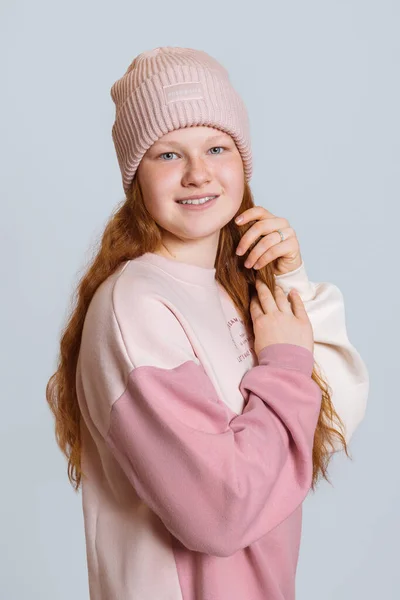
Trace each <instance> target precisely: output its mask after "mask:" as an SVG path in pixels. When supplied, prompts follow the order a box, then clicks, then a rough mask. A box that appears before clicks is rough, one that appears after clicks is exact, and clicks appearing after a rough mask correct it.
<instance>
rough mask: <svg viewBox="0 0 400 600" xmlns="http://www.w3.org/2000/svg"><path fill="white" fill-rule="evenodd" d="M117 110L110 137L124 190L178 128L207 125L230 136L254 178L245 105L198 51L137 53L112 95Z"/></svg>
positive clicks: (174, 49) (217, 66) (217, 65)
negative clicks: (152, 151) (155, 146)
mask: <svg viewBox="0 0 400 600" xmlns="http://www.w3.org/2000/svg"><path fill="white" fill-rule="evenodd" d="M110 94H111V97H112V99H113V101H114V103H115V106H116V114H115V122H114V125H113V127H112V137H113V141H114V144H115V149H116V153H117V158H118V163H119V167H120V169H121V174H122V183H123V188H124V190H125V193H127V192H128V190H129V188H130V186H131V184H132V181H133V178H134V176H135V173H136V170H137V168H138V166H139V163H140V161H141V159H142V157H143V155H144V154H145V152H146V151H147V150H148V149H149V148H150V147H151V146H152V145H153V144H154V142H155V141H157V140H158V139H159V138H161V137H162V136H163V135H165V134H166V133H168V132H169V131H173V130H175V129H180V128H182V127H192V126H209V127H215V128H216V129H220V130H221V131H224V132H225V133H227V134H229V135H230V136H231V137H232V138H233V140H234V141H235V143H236V146H237V148H238V150H239V152H240V154H241V157H242V160H243V168H244V174H245V178H246V180H247V181H249V180H250V178H251V175H252V153H251V144H250V124H249V119H248V114H247V110H246V106H245V104H244V102H243V100H242V98H241V97H240V96H239V94H238V93H237V91H236V90H235V89H234V87H233V86H232V84H231V82H230V80H229V75H228V72H227V70H226V69H225V67H223V66H222V65H221V64H220V63H219V62H218V61H217V60H215V59H214V58H213V57H211V56H210V55H208V54H207V53H206V52H204V51H202V50H195V49H192V48H180V47H170V46H166V47H160V48H155V49H153V50H149V51H147V52H142V53H141V54H139V55H138V56H137V57H136V58H135V59H134V60H133V61H132V63H131V64H130V65H129V67H128V69H127V70H126V72H125V74H124V75H123V77H121V78H120V79H118V80H117V81H116V82H115V83H114V84H113V86H112V87H111V91H110Z"/></svg>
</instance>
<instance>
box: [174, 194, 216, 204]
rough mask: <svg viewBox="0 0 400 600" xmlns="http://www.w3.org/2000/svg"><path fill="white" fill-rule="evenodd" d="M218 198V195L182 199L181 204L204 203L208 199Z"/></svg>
mask: <svg viewBox="0 0 400 600" xmlns="http://www.w3.org/2000/svg"><path fill="white" fill-rule="evenodd" d="M213 198H216V196H205V197H204V198H200V199H199V200H181V201H180V202H179V204H204V203H205V202H208V200H212V199H213Z"/></svg>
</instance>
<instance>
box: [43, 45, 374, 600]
mask: <svg viewBox="0 0 400 600" xmlns="http://www.w3.org/2000/svg"><path fill="white" fill-rule="evenodd" d="M111 95H112V99H113V101H114V102H115V105H116V118H115V123H114V126H113V140H114V143H115V148H116V153H117V157H118V161H119V166H120V169H121V173H122V182H123V187H124V191H125V194H126V198H125V200H124V202H123V204H122V205H121V206H120V207H118V210H116V212H115V214H114V215H113V216H112V218H111V220H110V221H109V223H108V224H107V227H106V229H105V231H104V234H103V236H102V241H101V247H100V249H99V251H98V253H97V255H96V256H95V257H94V259H93V262H92V264H91V266H90V268H89V269H88V270H87V272H86V274H85V275H84V276H83V277H82V279H81V281H80V283H79V286H78V290H77V304H76V307H75V308H74V310H73V312H72V314H71V316H70V318H69V321H68V323H67V326H66V328H65V330H64V332H63V335H62V338H61V349H60V357H59V363H58V369H57V371H56V372H55V373H54V375H53V376H52V377H51V378H50V380H49V383H48V385H47V389H46V394H47V401H48V403H49V405H50V408H51V410H52V411H53V413H54V415H55V419H56V439H57V442H58V444H59V446H60V448H61V450H62V451H63V452H64V453H65V455H66V457H67V458H68V476H69V479H70V482H71V483H72V484H73V485H74V488H75V489H76V490H78V489H79V487H80V484H81V483H82V502H83V513H84V523H85V538H86V550H87V563H88V573H89V589H90V598H91V600H266V599H268V600H293V599H294V597H295V574H296V567H297V562H298V555H299V545H300V534H301V520H302V503H303V501H304V499H305V497H306V496H307V494H308V492H309V491H310V489H313V490H314V489H315V486H316V483H317V481H318V480H319V479H320V478H321V477H324V478H325V479H327V480H328V481H329V479H328V477H327V466H328V462H329V460H330V458H331V456H332V455H333V453H334V452H335V451H338V450H342V449H343V450H344V451H345V452H346V454H347V456H349V454H348V449H347V444H348V443H349V440H350V438H351V436H352V434H353V432H354V430H355V428H356V427H357V426H358V424H359V423H360V421H361V420H362V418H363V416H364V412H365V406H366V401H367V396H368V389H369V379H368V372H367V368H366V365H365V363H364V362H363V360H362V358H361V356H360V354H359V353H358V352H357V350H356V349H355V348H354V346H353V345H352V344H351V343H350V341H349V339H348V336H347V331H346V323H345V310H344V299H343V295H342V293H341V292H340V290H339V289H338V287H337V286H335V285H333V284H331V283H318V284H317V283H313V282H311V281H310V280H309V279H308V277H307V274H306V270H305V266H304V263H303V260H302V258H301V254H300V249H299V243H298V240H297V237H296V233H295V231H294V229H293V228H292V227H291V226H290V224H289V222H288V221H287V220H286V219H285V218H280V217H277V216H275V215H273V214H272V213H271V212H269V211H268V210H266V209H265V208H263V207H261V206H255V205H254V202H253V197H252V194H251V190H250V187H249V180H250V178H251V173H252V155H251V147H250V137H249V121H248V117H247V113H246V109H245V106H244V104H243V102H242V100H241V98H240V96H239V95H238V93H237V92H236V91H235V89H234V88H233V86H232V84H231V83H230V79H229V76H228V73H227V71H226V70H225V69H224V68H223V67H222V66H221V65H220V64H219V63H218V62H217V61H216V60H214V59H213V58H212V57H210V56H209V55H208V54H206V53H205V52H203V51H199V50H194V49H189V48H179V47H161V48H156V49H154V50H151V51H148V52H143V53H142V54H140V55H139V56H137V57H136V58H135V59H134V61H133V62H132V63H131V65H130V66H129V67H128V69H127V71H126V73H125V74H124V76H123V77H122V78H121V79H119V80H118V81H116V82H115V84H114V85H113V86H112V89H111ZM239 215H240V216H241V217H242V221H241V222H240V223H239V222H237V220H236V219H235V217H237V216H239Z"/></svg>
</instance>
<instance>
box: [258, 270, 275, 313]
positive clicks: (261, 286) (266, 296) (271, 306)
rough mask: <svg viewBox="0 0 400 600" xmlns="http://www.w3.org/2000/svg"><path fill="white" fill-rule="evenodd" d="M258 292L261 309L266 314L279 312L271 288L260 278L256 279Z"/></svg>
mask: <svg viewBox="0 0 400 600" xmlns="http://www.w3.org/2000/svg"><path fill="white" fill-rule="evenodd" d="M256 290H257V295H258V300H259V302H260V304H261V308H262V309H263V311H264V312H265V313H267V312H273V311H276V310H278V307H277V305H276V302H275V299H274V296H273V295H272V293H271V291H270V289H269V287H268V286H267V284H266V283H264V282H263V281H262V280H261V279H259V278H258V277H256Z"/></svg>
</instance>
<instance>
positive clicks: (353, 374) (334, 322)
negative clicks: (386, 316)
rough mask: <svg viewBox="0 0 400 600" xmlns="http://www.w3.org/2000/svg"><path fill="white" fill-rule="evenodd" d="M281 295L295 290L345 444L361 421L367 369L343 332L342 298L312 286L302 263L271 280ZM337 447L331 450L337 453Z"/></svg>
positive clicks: (334, 290) (328, 287) (325, 286)
mask: <svg viewBox="0 0 400 600" xmlns="http://www.w3.org/2000/svg"><path fill="white" fill-rule="evenodd" d="M275 280H276V283H277V284H278V285H280V286H281V287H282V288H283V290H284V292H285V294H288V293H289V291H290V290H291V289H292V288H295V289H297V291H298V292H299V294H300V296H301V298H302V300H303V302H304V306H305V309H306V311H307V314H308V317H309V319H310V322H311V324H312V327H313V333H314V359H315V362H316V363H317V366H318V367H319V370H320V371H321V375H322V376H323V377H324V378H325V380H326V381H327V382H328V384H329V386H330V391H331V396H332V403H333V405H334V407H335V410H336V412H337V413H338V414H339V416H340V417H341V419H342V420H343V422H344V425H345V438H346V442H347V443H348V442H349V441H350V439H351V438H352V436H353V433H354V431H355V430H356V428H357V427H358V425H359V424H360V422H361V421H362V419H363V418H364V415H365V411H366V405H367V398H368V393H369V374H368V369H367V366H366V364H365V362H364V361H363V359H362V357H361V356H360V354H359V352H358V351H357V349H356V348H355V347H354V346H353V345H352V344H351V342H350V341H349V338H348V334H347V328H346V314H345V305H344V297H343V294H342V292H341V291H340V289H339V288H338V287H337V286H336V285H334V284H332V283H327V282H324V283H313V282H312V281H310V280H309V279H308V276H307V272H306V269H305V265H304V262H303V263H302V264H301V265H300V267H299V268H298V269H296V270H294V271H291V272H290V273H285V274H284V275H276V276H275ZM341 448H342V446H341V445H339V443H337V444H336V445H335V448H334V450H339V449H341Z"/></svg>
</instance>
